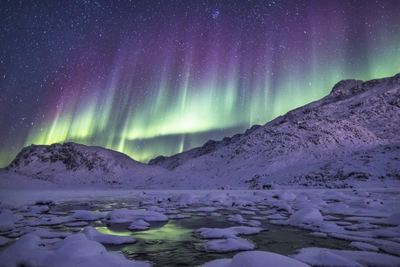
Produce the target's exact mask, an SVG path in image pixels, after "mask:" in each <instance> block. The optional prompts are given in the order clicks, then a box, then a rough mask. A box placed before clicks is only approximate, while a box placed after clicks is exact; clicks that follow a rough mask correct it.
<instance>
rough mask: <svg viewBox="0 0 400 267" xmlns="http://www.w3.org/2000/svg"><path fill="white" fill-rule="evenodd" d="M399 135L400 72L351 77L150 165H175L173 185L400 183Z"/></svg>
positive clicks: (199, 186)
mask: <svg viewBox="0 0 400 267" xmlns="http://www.w3.org/2000/svg"><path fill="white" fill-rule="evenodd" d="M399 132H400V74H397V75H396V76H394V77H390V78H384V79H377V80H371V81H367V82H362V81H356V80H345V81H341V82H339V83H337V84H336V85H335V86H334V87H333V89H332V91H331V93H330V94H329V95H328V96H326V97H325V98H323V99H321V100H319V101H316V102H313V103H310V104H308V105H305V106H303V107H300V108H297V109H295V110H292V111H290V112H288V113H287V114H285V115H284V116H280V117H278V118H276V119H275V120H273V121H271V122H269V123H267V124H265V125H264V126H261V127H253V128H251V129H250V130H248V131H247V132H246V133H244V134H243V135H236V136H234V137H232V138H225V139H223V140H222V141H219V142H216V141H209V142H207V143H206V144H205V145H204V146H203V147H201V148H196V149H192V150H190V151H188V152H184V153H181V154H178V155H175V156H172V157H158V158H156V159H154V160H151V161H150V162H149V164H150V165H158V166H161V167H164V168H167V169H169V170H173V173H174V175H173V177H171V178H170V179H171V180H170V181H169V182H168V183H170V184H172V185H173V186H174V187H189V188H215V187H216V188H222V187H225V188H229V187H234V188H236V187H244V188H270V187H273V186H274V185H277V184H280V185H289V184H292V185H301V186H313V187H315V186H316V187H352V186H354V185H355V183H358V182H360V181H365V182H368V181H369V182H371V181H374V182H375V183H382V182H387V181H388V180H394V181H397V182H398V183H400V134H399ZM184 181H188V182H187V183H185V182H184ZM368 184H370V183H368Z"/></svg>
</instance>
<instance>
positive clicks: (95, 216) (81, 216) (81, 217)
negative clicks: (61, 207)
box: [70, 210, 104, 221]
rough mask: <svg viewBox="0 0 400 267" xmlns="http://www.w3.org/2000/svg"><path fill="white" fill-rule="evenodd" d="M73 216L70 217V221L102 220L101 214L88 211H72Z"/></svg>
mask: <svg viewBox="0 0 400 267" xmlns="http://www.w3.org/2000/svg"><path fill="white" fill-rule="evenodd" d="M72 212H74V214H72V215H71V218H70V219H71V221H96V220H99V219H102V218H104V215H103V214H101V213H94V212H92V211H90V210H73V211H72Z"/></svg>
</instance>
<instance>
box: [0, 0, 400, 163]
mask: <svg viewBox="0 0 400 267" xmlns="http://www.w3.org/2000/svg"><path fill="white" fill-rule="evenodd" d="M56 2H58V3H56ZM399 14H400V1H398V0H376V1H375V0H347V1H344V0H340V1H339V0H330V1H321V0H296V1H289V0H287V1H284V0H282V1H279V0H275V1H251V0H249V1H246V0H241V1H230V0H229V1H228V0H225V1H218V0H210V1H198V0H177V1H172V0H171V1H152V0H149V1H140V0H132V1H123V0H121V1H117V0H115V1H111V0H110V1H105V0H98V1H69V0H65V1H64V0H63V1H61V0H60V1H53V0H40V1H23V0H20V1H18V0H11V1H1V3H0V19H1V28H0V40H1V42H0V92H1V93H0V167H4V166H6V165H7V164H8V163H10V162H11V160H12V159H13V158H14V157H15V156H16V154H17V153H18V152H19V151H20V150H21V148H22V147H24V146H27V145H30V144H52V143H57V142H58V143H59V142H66V141H73V142H77V143H82V144H86V145H97V146H103V147H106V148H110V149H114V150H118V151H121V152H124V153H126V154H128V155H129V156H131V157H132V158H134V159H135V160H138V161H143V162H147V161H148V160H149V159H151V158H153V157H155V156H157V155H171V154H175V153H178V152H181V151H183V150H187V149H189V148H192V147H195V146H201V145H202V144H204V143H205V142H206V141H207V140H209V139H214V140H220V139H222V138H223V137H224V136H231V135H233V134H236V133H240V132H243V131H245V129H246V128H249V127H250V126H251V125H253V124H265V123H266V122H268V121H269V120H271V119H273V118H275V117H277V116H279V115H282V114H284V113H285V112H287V111H288V110H290V109H293V108H295V107H298V106H300V105H304V104H306V103H309V102H311V101H314V100H317V99H319V98H321V97H323V96H325V95H327V94H328V93H329V92H330V90H331V88H332V86H333V85H334V84H335V83H336V82H338V81H339V80H341V79H347V78H354V79H362V80H367V79H373V78H381V77H386V76H392V75H394V74H396V73H398V72H400V15H399Z"/></svg>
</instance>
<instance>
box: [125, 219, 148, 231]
mask: <svg viewBox="0 0 400 267" xmlns="http://www.w3.org/2000/svg"><path fill="white" fill-rule="evenodd" d="M149 228H150V224H149V223H148V222H145V221H143V220H137V221H134V222H132V223H131V225H129V227H128V229H129V230H147V229H149Z"/></svg>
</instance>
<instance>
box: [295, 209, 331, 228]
mask: <svg viewBox="0 0 400 267" xmlns="http://www.w3.org/2000/svg"><path fill="white" fill-rule="evenodd" d="M323 220H324V218H323V217H322V214H321V212H319V210H317V209H315V208H304V209H301V210H299V211H297V212H295V213H294V214H292V215H291V216H290V218H289V220H288V222H289V224H290V225H301V224H314V223H316V222H322V221H323Z"/></svg>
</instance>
